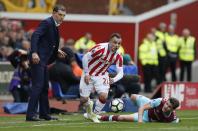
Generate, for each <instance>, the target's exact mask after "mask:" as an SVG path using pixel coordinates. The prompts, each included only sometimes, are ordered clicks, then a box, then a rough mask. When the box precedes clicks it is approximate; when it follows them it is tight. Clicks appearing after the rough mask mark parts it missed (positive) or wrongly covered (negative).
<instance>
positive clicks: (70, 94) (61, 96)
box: [51, 82, 78, 104]
mask: <svg viewBox="0 0 198 131" xmlns="http://www.w3.org/2000/svg"><path fill="white" fill-rule="evenodd" d="M51 84H52V91H53V94H54V96H55V97H56V99H57V100H62V101H63V104H64V103H65V100H66V99H75V98H78V94H76V93H75V92H74V91H73V92H71V91H70V92H69V91H68V93H66V94H63V92H62V90H61V85H60V84H59V83H58V82H51Z"/></svg>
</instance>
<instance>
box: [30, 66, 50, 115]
mask: <svg viewBox="0 0 198 131" xmlns="http://www.w3.org/2000/svg"><path fill="white" fill-rule="evenodd" d="M31 73H32V92H31V95H30V99H29V103H28V110H27V117H32V116H35V115H36V112H37V109H38V105H39V115H40V116H45V115H47V114H49V113H50V112H49V101H48V87H49V84H48V71H47V67H46V66H43V65H40V64H37V65H32V66H31Z"/></svg>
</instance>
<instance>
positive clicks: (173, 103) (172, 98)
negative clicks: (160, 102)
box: [169, 97, 179, 109]
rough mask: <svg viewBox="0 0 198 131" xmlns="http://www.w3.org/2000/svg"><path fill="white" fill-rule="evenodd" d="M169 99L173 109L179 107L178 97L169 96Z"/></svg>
mask: <svg viewBox="0 0 198 131" xmlns="http://www.w3.org/2000/svg"><path fill="white" fill-rule="evenodd" d="M169 101H170V103H171V105H172V106H173V109H176V108H177V107H179V100H178V99H176V98H174V97H171V98H169Z"/></svg>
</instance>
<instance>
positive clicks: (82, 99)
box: [80, 97, 89, 104]
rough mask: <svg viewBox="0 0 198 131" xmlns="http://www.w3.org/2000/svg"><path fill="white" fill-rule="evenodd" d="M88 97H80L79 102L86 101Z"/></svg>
mask: <svg viewBox="0 0 198 131" xmlns="http://www.w3.org/2000/svg"><path fill="white" fill-rule="evenodd" d="M88 99H89V98H87V97H80V102H81V103H82V104H84V103H86V102H87V101H88Z"/></svg>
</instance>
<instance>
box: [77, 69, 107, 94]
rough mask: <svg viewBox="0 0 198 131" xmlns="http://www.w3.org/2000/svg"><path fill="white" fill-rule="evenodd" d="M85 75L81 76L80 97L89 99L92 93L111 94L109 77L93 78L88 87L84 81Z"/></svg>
mask: <svg viewBox="0 0 198 131" xmlns="http://www.w3.org/2000/svg"><path fill="white" fill-rule="evenodd" d="M84 79H85V75H84V73H83V74H82V76H81V80H80V96H82V97H89V96H90V94H91V92H94V91H96V92H97V93H98V94H100V93H107V94H108V92H109V88H110V86H109V75H108V74H106V75H102V76H91V79H90V82H89V84H88V85H87V84H86V83H85V81H84Z"/></svg>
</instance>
